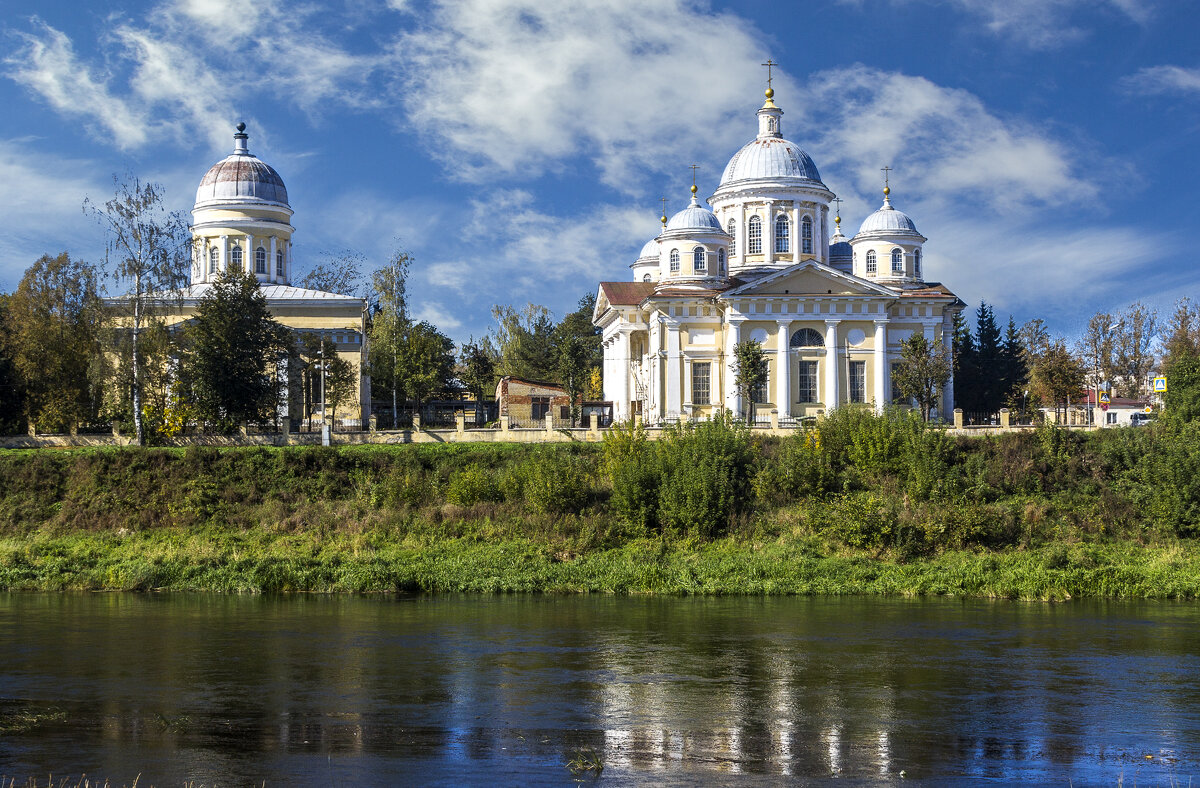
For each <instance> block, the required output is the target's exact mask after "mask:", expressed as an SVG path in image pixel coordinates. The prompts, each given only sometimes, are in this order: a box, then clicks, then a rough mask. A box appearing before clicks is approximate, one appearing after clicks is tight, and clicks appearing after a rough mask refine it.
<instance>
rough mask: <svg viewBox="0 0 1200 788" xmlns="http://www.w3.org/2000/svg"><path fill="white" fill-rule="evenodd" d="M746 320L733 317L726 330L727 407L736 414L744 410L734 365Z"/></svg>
mask: <svg viewBox="0 0 1200 788" xmlns="http://www.w3.org/2000/svg"><path fill="white" fill-rule="evenodd" d="M744 322H746V321H745V320H743V319H741V318H738V319H731V320H730V321H729V324H728V327H727V328H726V330H725V369H724V370H722V377H723V378H724V383H723V387H724V389H725V407H726V408H728V409H729V410H730V412H732V413H733V415H735V416H737V415H739V414H740V413H741V412H742V398H741V397H740V396H738V391H737V383H736V382H735V381H736V378H737V373H735V372H734V367H735V366H736V363H737V357H736V356H735V355H734V347H736V346H737V343H739V342H741V341H742V323H744Z"/></svg>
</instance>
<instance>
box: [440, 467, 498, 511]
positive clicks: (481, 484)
mask: <svg viewBox="0 0 1200 788" xmlns="http://www.w3.org/2000/svg"><path fill="white" fill-rule="evenodd" d="M499 498H500V488H499V486H498V485H497V484H496V481H495V480H494V479H493V478H492V476H491V474H489V473H488V472H487V471H485V470H484V469H483V468H480V467H479V466H478V465H468V466H467V467H466V468H463V469H462V470H461V471H454V472H453V473H451V474H450V481H449V483H447V485H446V500H447V501H449V502H450V503H452V504H457V505H458V506H474V505H475V504H477V503H479V502H480V501H495V500H498V499H499Z"/></svg>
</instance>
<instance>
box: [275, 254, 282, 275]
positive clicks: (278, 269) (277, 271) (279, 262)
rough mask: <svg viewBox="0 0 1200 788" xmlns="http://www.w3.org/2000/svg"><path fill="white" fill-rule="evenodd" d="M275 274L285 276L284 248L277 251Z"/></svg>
mask: <svg viewBox="0 0 1200 788" xmlns="http://www.w3.org/2000/svg"><path fill="white" fill-rule="evenodd" d="M275 276H283V250H282V249H277V250H276V251H275Z"/></svg>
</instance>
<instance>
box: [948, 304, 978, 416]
mask: <svg viewBox="0 0 1200 788" xmlns="http://www.w3.org/2000/svg"><path fill="white" fill-rule="evenodd" d="M953 356H954V407H956V408H961V409H962V410H969V409H973V406H974V403H975V400H976V388H977V386H976V381H977V380H978V377H979V376H978V374H977V369H978V365H977V364H976V352H975V338H974V337H973V336H972V335H971V324H970V323H968V322H967V319H966V318H965V317H963V315H962V313H961V312H959V313H957V314H955V315H954V353H953Z"/></svg>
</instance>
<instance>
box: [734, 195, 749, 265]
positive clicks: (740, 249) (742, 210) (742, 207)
mask: <svg viewBox="0 0 1200 788" xmlns="http://www.w3.org/2000/svg"><path fill="white" fill-rule="evenodd" d="M738 222H739V224H738V231H737V239H736V240H737V256H738V265H745V264H746V233H747V229H746V203H744V202H743V203H738Z"/></svg>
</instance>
